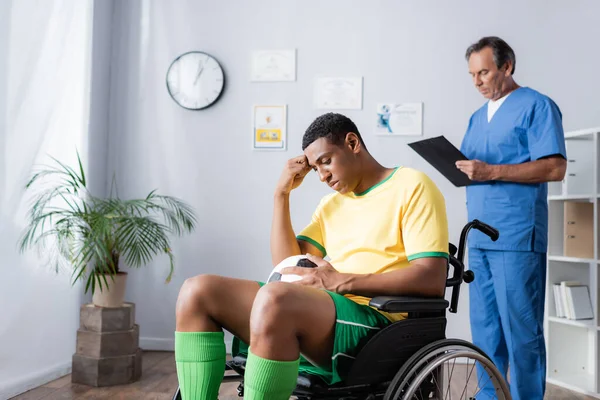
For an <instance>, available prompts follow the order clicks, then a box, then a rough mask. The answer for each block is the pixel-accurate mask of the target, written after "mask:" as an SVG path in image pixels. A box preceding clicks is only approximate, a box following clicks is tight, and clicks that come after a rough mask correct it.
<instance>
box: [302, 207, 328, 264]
mask: <svg viewBox="0 0 600 400" xmlns="http://www.w3.org/2000/svg"><path fill="white" fill-rule="evenodd" d="M320 209H321V207H318V208H317V210H316V211H315V212H314V213H313V216H312V218H311V221H310V223H309V224H308V225H307V226H306V227H305V228H304V229H302V231H301V232H300V233H299V234H298V235H297V236H296V239H298V240H303V241H305V242H308V243H310V244H312V245H313V246H315V247H316V248H317V249H319V250H320V251H321V253H323V257H325V256H326V255H327V251H326V250H325V243H324V240H323V229H322V225H321V218H320V215H319V213H320Z"/></svg>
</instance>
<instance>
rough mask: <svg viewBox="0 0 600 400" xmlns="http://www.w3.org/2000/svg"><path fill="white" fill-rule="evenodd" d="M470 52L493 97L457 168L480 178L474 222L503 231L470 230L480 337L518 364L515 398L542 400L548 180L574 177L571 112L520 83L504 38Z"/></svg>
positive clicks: (495, 354) (483, 87)
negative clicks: (567, 136)
mask: <svg viewBox="0 0 600 400" xmlns="http://www.w3.org/2000/svg"><path fill="white" fill-rule="evenodd" d="M466 58H467V61H468V64H469V73H470V74H471V76H472V78H473V83H474V84H475V87H476V88H477V90H479V92H480V93H481V95H482V96H483V97H485V98H486V99H487V101H486V103H485V104H484V105H483V106H482V107H481V108H480V109H478V110H477V111H475V113H473V115H472V116H471V119H470V120H469V127H468V129H467V132H466V134H465V137H464V139H463V143H462V146H461V150H462V152H463V154H464V155H465V156H467V158H468V159H469V161H458V162H457V163H456V166H457V168H458V169H460V170H461V171H462V172H464V173H465V174H467V175H468V176H469V178H470V179H471V180H473V181H476V182H475V183H474V184H473V185H471V186H468V187H467V210H468V216H469V220H472V219H475V218H477V219H479V220H481V221H483V222H486V223H488V224H490V225H492V226H494V227H495V228H497V229H498V230H499V232H500V238H499V239H498V241H496V242H492V241H491V240H490V239H489V238H488V237H487V236H485V235H483V234H482V233H480V232H473V234H472V235H469V267H470V269H471V270H473V272H474V273H475V281H474V282H473V283H472V284H471V285H470V289H469V294H470V296H469V297H470V318H471V331H472V335H473V343H474V344H475V345H477V346H479V347H480V348H481V349H482V350H483V351H485V352H486V353H487V354H488V355H489V356H490V358H491V359H492V360H493V361H494V363H495V364H496V366H497V367H498V369H499V370H500V371H501V372H502V373H503V374H504V377H505V378H506V374H507V370H508V369H509V366H510V388H511V394H512V397H513V399H515V400H538V399H539V400H542V399H543V397H544V391H545V381H546V348H545V342H544V332H543V315H544V296H545V285H546V250H547V241H548V203H547V194H548V187H547V182H549V181H560V180H562V179H563V177H564V175H565V170H566V151H565V140H564V132H563V126H562V115H561V112H560V110H559V108H558V106H557V105H556V104H555V103H554V101H552V100H551V99H550V98H549V97H547V96H545V95H543V94H541V93H539V92H537V91H535V90H533V89H531V88H528V87H521V86H519V85H518V84H517V83H516V82H515V80H514V79H513V74H514V72H515V54H514V52H513V50H512V48H511V47H510V46H509V45H508V44H507V43H506V42H505V41H503V40H502V39H500V38H497V37H485V38H482V39H481V40H479V41H478V42H477V43H475V44H473V45H471V46H470V47H469V48H468V50H467V52H466ZM479 372H480V373H481V371H479ZM482 384H483V382H482ZM493 393H494V391H493V387H492V386H491V385H490V384H489V383H488V385H487V386H485V387H484V390H483V392H482V393H481V395H478V396H477V400H482V399H488V398H489V399H495V398H496V397H495V396H494V394H493Z"/></svg>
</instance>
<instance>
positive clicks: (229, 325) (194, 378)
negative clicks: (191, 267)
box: [175, 275, 259, 400]
mask: <svg viewBox="0 0 600 400" xmlns="http://www.w3.org/2000/svg"><path fill="white" fill-rule="evenodd" d="M258 290H259V285H258V283H256V282H253V281H246V280H241V279H232V278H225V277H220V276H215V275H199V276H196V277H194V278H190V279H187V280H186V281H185V283H184V284H183V286H182V288H181V290H180V292H179V297H178V299H177V307H176V320H177V325H176V332H175V360H176V364H177V375H178V379H179V386H180V388H181V394H182V397H183V400H195V399H210V400H214V399H216V398H217V395H218V392H219V386H220V385H221V381H222V380H223V374H224V370H225V342H224V340H223V330H222V328H225V329H227V330H228V331H230V332H232V333H233V334H234V335H236V336H237V337H239V338H240V339H242V340H244V341H246V343H248V342H249V341H250V322H249V321H250V312H251V309H252V304H253V302H254V298H255V297H256V294H257V293H258Z"/></svg>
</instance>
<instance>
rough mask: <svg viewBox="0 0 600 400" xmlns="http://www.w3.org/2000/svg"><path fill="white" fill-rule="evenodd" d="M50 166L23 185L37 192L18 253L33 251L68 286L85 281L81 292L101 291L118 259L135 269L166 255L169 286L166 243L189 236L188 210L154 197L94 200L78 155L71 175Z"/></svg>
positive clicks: (191, 222)
mask: <svg viewBox="0 0 600 400" xmlns="http://www.w3.org/2000/svg"><path fill="white" fill-rule="evenodd" d="M53 161H54V163H55V165H50V166H45V167H44V168H43V169H41V170H39V171H37V172H36V173H34V174H33V175H32V177H31V178H30V180H29V181H28V182H27V184H26V189H27V190H30V191H33V190H36V189H37V191H36V192H35V193H34V195H33V201H32V203H31V205H30V208H29V212H28V225H27V227H26V229H25V231H24V233H23V235H22V236H21V238H20V243H19V244H20V246H19V247H20V251H21V252H24V251H26V250H28V249H30V248H36V249H37V250H38V252H39V254H40V255H41V256H43V258H45V259H46V261H47V262H48V264H51V265H52V266H53V268H54V269H55V270H56V271H58V270H60V269H61V268H64V267H65V266H68V267H70V268H71V269H72V272H71V280H72V282H73V283H75V282H76V281H78V280H80V279H82V280H85V281H86V282H85V292H88V291H90V290H91V291H92V293H93V292H94V290H95V289H96V287H98V288H100V290H102V288H104V287H107V285H108V279H111V280H113V279H114V275H115V274H116V273H118V272H119V267H120V265H119V263H120V258H121V257H122V258H123V261H124V262H125V263H126V264H127V265H128V266H130V267H133V268H139V267H142V266H144V265H146V264H148V263H149V262H150V261H152V259H153V258H154V257H155V256H157V255H159V254H166V255H167V256H168V257H169V273H168V276H167V278H166V281H167V282H169V281H170V280H171V277H172V274H173V271H174V256H173V253H172V252H171V243H170V239H171V236H173V235H175V236H181V235H183V234H185V233H190V232H192V231H193V230H194V228H195V226H196V222H197V221H196V216H195V214H194V210H193V209H192V207H190V206H189V205H187V204H186V203H184V202H183V201H182V200H180V199H177V198H175V197H171V196H164V195H159V194H157V193H156V191H151V192H150V193H149V194H148V195H147V196H146V197H145V198H141V199H131V200H123V199H120V198H119V197H118V196H116V195H115V196H114V197H113V196H112V195H111V196H109V197H108V198H99V197H95V196H92V195H91V194H90V193H89V191H88V190H87V187H86V185H87V181H86V177H85V172H84V168H83V164H82V162H81V158H80V157H79V153H78V154H77V161H78V168H77V169H74V168H71V167H70V166H68V165H66V164H64V163H62V162H61V161H59V160H57V159H55V158H53ZM111 193H112V190H111ZM115 193H117V191H116V190H115ZM107 276H108V278H107Z"/></svg>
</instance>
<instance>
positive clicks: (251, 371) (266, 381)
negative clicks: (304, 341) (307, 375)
mask: <svg viewBox="0 0 600 400" xmlns="http://www.w3.org/2000/svg"><path fill="white" fill-rule="evenodd" d="M299 364H300V360H299V359H298V360H296V361H273V360H267V359H264V358H260V357H259V356H257V355H255V354H252V351H251V350H250V351H249V352H248V360H247V361H246V373H245V374H244V399H245V400H284V399H285V400H287V399H289V398H290V396H291V395H292V392H293V391H294V388H295V387H296V380H297V379H298V366H299Z"/></svg>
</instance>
